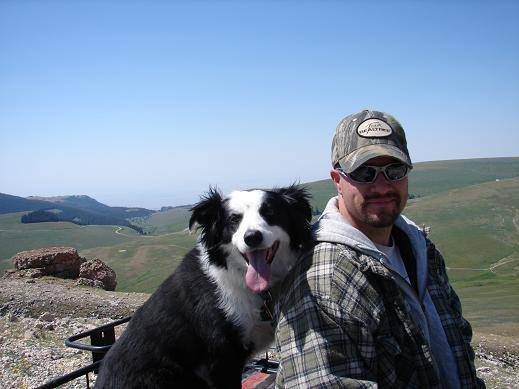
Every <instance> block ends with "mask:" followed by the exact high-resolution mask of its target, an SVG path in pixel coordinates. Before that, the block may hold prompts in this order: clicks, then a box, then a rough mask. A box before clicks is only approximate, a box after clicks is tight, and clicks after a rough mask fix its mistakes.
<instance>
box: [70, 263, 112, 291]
mask: <svg viewBox="0 0 519 389" xmlns="http://www.w3.org/2000/svg"><path fill="white" fill-rule="evenodd" d="M115 278H116V275H115V272H114V271H113V269H112V268H110V267H109V266H107V265H106V264H105V263H104V262H103V261H101V260H100V259H99V258H94V259H91V260H88V261H86V262H83V263H82V264H81V267H80V269H79V279H78V284H80V285H88V286H93V287H97V288H102V289H104V290H115V287H116V286H117V281H116V279H115Z"/></svg>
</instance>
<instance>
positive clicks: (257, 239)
mask: <svg viewBox="0 0 519 389" xmlns="http://www.w3.org/2000/svg"><path fill="white" fill-rule="evenodd" d="M243 240H244V241H245V243H246V244H247V246H249V247H256V246H258V245H259V244H260V243H261V242H262V241H263V234H262V233H261V231H258V230H248V231H246V232H245V236H244V237H243Z"/></svg>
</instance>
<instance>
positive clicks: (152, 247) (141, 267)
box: [81, 232, 196, 293]
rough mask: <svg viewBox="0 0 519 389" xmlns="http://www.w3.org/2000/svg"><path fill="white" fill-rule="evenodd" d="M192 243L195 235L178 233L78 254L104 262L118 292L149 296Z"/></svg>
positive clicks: (131, 241) (83, 251) (97, 248)
mask: <svg viewBox="0 0 519 389" xmlns="http://www.w3.org/2000/svg"><path fill="white" fill-rule="evenodd" d="M195 243H196V235H195V234H189V233H186V232H178V233H170V234H165V235H161V236H140V237H136V238H135V239H132V240H129V241H127V242H124V243H121V244H118V245H114V246H109V247H96V248H90V249H86V250H81V255H84V256H86V257H87V258H92V257H99V258H101V259H103V260H104V261H106V262H107V263H108V265H109V266H111V267H112V268H113V269H114V270H115V272H116V274H117V281H118V285H117V290H118V291H131V292H148V293H149V292H153V291H154V290H155V289H156V287H157V286H158V285H159V284H160V283H161V282H162V281H163V280H164V279H165V278H166V277H167V276H169V275H170V274H171V273H172V272H173V270H174V269H175V268H176V267H177V266H178V264H179V262H180V260H181V259H182V258H183V257H184V255H185V254H186V253H187V252H188V251H189V250H191V249H192V248H193V247H194V246H195Z"/></svg>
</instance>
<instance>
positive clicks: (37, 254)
mask: <svg viewBox="0 0 519 389" xmlns="http://www.w3.org/2000/svg"><path fill="white" fill-rule="evenodd" d="M11 260H12V262H13V265H14V267H15V268H16V269H17V270H21V271H28V270H30V272H31V273H34V274H31V276H32V277H38V276H54V277H60V278H77V277H78V275H79V268H80V266H81V263H83V262H84V259H83V258H81V257H80V256H79V254H78V252H77V250H76V249H75V248H72V247H47V248H42V249H37V250H29V251H22V252H19V253H18V254H16V255H15V256H14V257H12V259H11Z"/></svg>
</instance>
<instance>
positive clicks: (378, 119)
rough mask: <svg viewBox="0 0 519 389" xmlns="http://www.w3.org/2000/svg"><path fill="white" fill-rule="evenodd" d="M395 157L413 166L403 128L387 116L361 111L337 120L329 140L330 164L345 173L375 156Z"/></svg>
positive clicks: (376, 112) (382, 113) (391, 117)
mask: <svg viewBox="0 0 519 389" xmlns="http://www.w3.org/2000/svg"><path fill="white" fill-rule="evenodd" d="M382 156H388V157H393V158H396V159H398V160H400V161H402V162H404V163H406V164H407V165H408V166H409V167H410V168H412V167H413V164H412V163H411V157H409V151H407V142H406V140H405V133H404V129H403V128H402V126H401V125H400V123H398V121H397V120H396V119H395V118H394V117H393V116H391V115H389V114H387V113H384V112H378V111H369V110H364V111H362V112H359V113H356V114H353V115H350V116H346V117H345V118H344V119H342V120H341V122H340V123H339V125H338V126H337V129H336V130H335V136H334V137H333V141H332V166H334V167H335V166H336V165H337V164H339V165H340V166H341V168H342V169H343V170H344V171H345V172H346V173H351V172H352V171H354V170H355V169H357V168H358V167H359V166H360V165H362V164H363V163H365V162H366V161H368V160H370V159H371V158H375V157H382Z"/></svg>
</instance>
